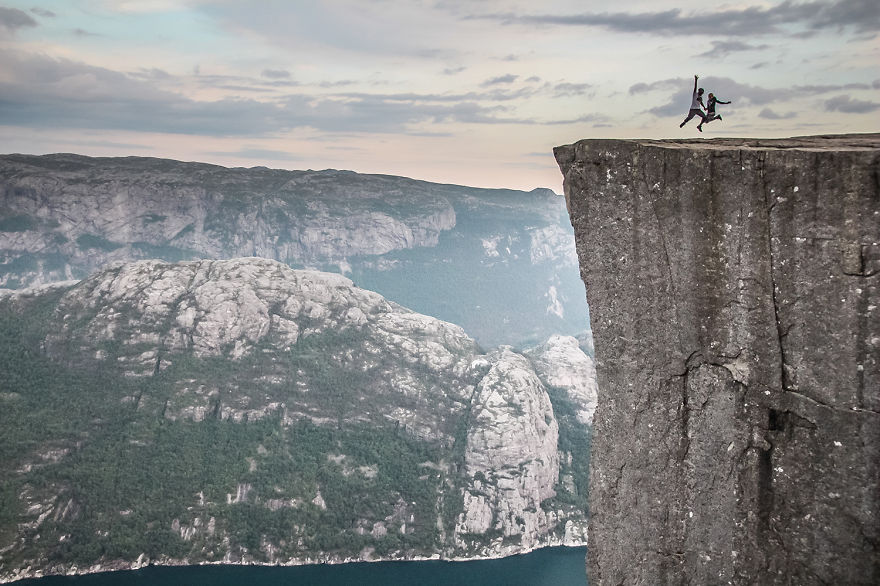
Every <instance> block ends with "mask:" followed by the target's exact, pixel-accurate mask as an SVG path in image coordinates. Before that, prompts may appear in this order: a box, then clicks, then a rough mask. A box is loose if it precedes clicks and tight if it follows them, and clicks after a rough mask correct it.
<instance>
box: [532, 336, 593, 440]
mask: <svg viewBox="0 0 880 586" xmlns="http://www.w3.org/2000/svg"><path fill="white" fill-rule="evenodd" d="M526 355H527V356H528V357H529V358H530V359H531V360H532V363H533V364H534V366H535V370H536V371H537V372H538V375H540V377H541V379H542V380H543V381H544V382H546V383H547V384H548V385H550V386H553V387H557V388H560V389H563V390H564V391H565V393H566V394H567V395H568V398H569V400H571V401H572V402H573V403H574V404H575V405H576V406H577V418H578V421H580V422H581V423H583V424H584V425H591V424H592V423H593V413H594V412H595V411H596V401H597V386H596V365H595V363H594V362H593V359H592V358H590V356H588V355H587V354H585V353H584V351H583V350H581V349H580V347H579V346H578V341H577V339H576V338H573V337H572V336H551V337H550V339H549V340H547V342H545V343H544V344H542V345H541V346H538V347H537V348H533V349H531V350H527V351H526Z"/></svg>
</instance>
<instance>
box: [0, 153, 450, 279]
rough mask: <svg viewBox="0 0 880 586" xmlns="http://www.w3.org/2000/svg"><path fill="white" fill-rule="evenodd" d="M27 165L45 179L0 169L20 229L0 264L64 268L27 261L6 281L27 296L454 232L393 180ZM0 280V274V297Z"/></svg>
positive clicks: (156, 165)
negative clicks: (98, 275) (157, 266)
mask: <svg viewBox="0 0 880 586" xmlns="http://www.w3.org/2000/svg"><path fill="white" fill-rule="evenodd" d="M67 159H70V160H67ZM32 161H34V162H37V161H38V164H41V165H46V167H47V168H43V167H41V166H32V164H30V163H27V162H24V161H13V160H7V159H0V207H2V208H4V209H10V210H15V214H16V215H17V216H26V217H28V218H30V220H29V223H28V224H27V225H24V226H22V229H20V230H17V231H0V262H2V261H3V260H4V258H5V257H8V258H10V259H11V258H16V257H17V256H18V255H21V254H27V253H29V252H36V251H39V252H42V253H57V254H59V255H61V257H63V259H64V260H61V261H56V262H55V264H52V263H49V262H47V261H45V260H40V259H37V260H35V261H34V263H35V266H34V268H33V270H32V271H31V272H29V273H27V274H20V275H17V278H18V279H23V282H26V283H27V284H31V285H35V284H40V283H43V282H49V281H53V280H54V281H57V280H63V279H70V278H72V276H73V275H72V271H73V269H74V268H76V269H77V270H81V269H82V268H86V269H87V270H89V271H90V270H94V269H96V268H98V267H102V266H105V265H106V264H107V263H110V262H114V261H125V260H131V259H133V258H150V257H154V256H163V257H164V254H163V250H167V248H168V247H173V248H174V249H178V250H181V251H189V252H190V255H189V256H190V257H192V256H196V257H205V258H230V257H240V256H250V255H253V256H261V257H265V258H272V259H276V260H281V261H283V262H287V263H299V264H301V265H306V266H310V265H317V264H321V263H325V264H326V263H333V262H339V263H345V261H346V259H347V258H348V257H350V256H353V255H377V254H384V253H387V252H390V251H394V250H402V249H407V248H414V247H418V246H435V245H436V244H437V241H438V239H439V236H440V233H441V232H443V231H444V230H450V229H452V228H453V227H455V222H456V216H455V211H454V209H453V207H452V205H451V204H450V202H449V201H447V200H445V199H443V198H441V197H432V196H430V195H426V193H425V192H426V187H425V186H423V184H421V183H418V182H415V181H412V180H409V179H404V178H390V177H377V176H357V175H355V174H353V173H347V172H340V171H318V172H312V171H308V172H307V171H277V170H269V169H224V168H222V167H217V166H214V165H203V164H193V163H189V164H187V163H180V162H177V161H164V160H159V159H118V160H114V161H112V162H106V161H105V162H104V163H103V164H101V163H99V162H98V160H95V159H88V158H86V157H77V156H75V155H53V156H51V157H47V158H46V160H42V159H36V158H34V159H32ZM49 169H51V170H49ZM407 188H409V190H408V191H407V190H406V189H407ZM408 200H411V205H409V206H408V207H406V209H407V210H408V211H406V212H403V211H401V210H402V209H403V208H404V207H405V205H404V204H406V202H407V201H408ZM377 202H378V203H377ZM412 204H414V205H412ZM382 206H384V207H385V208H386V209H387V210H389V211H381V210H380V209H376V208H381V207H382ZM339 210H344V213H339ZM7 278H8V275H3V274H0V287H2V286H4V284H6V281H7Z"/></svg>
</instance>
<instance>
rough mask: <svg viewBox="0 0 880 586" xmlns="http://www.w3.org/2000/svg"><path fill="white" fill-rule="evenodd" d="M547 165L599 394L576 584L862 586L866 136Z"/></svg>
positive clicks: (876, 491)
mask: <svg viewBox="0 0 880 586" xmlns="http://www.w3.org/2000/svg"><path fill="white" fill-rule="evenodd" d="M555 155H556V159H557V161H558V163H559V166H560V169H561V170H562V173H563V175H564V185H565V196H566V201H567V204H568V210H569V214H570V216H571V221H572V224H573V226H574V229H575V233H576V241H577V251H578V256H579V260H580V265H581V276H582V278H583V280H584V283H585V284H586V288H587V297H588V301H589V303H590V310H591V315H592V327H593V333H594V337H595V348H596V358H597V370H598V382H599V405H598V409H597V411H596V414H595V419H594V426H595V427H594V430H595V433H594V439H593V444H592V446H593V447H592V456H591V466H592V471H591V479H590V493H591V494H590V513H591V515H592V517H591V520H590V536H589V541H590V546H589V553H588V564H587V565H588V573H589V577H590V584H592V585H594V586H596V585H600V584H728V583H730V584H844V583H845V584H876V583H877V582H878V581H880V561H878V560H880V554H878V548H880V514H878V508H880V507H878V505H880V502H878V501H880V473H878V469H880V134H865V135H847V136H818V137H803V138H792V139H781V140H748V139H715V140H685V141H654V140H583V141H580V142H578V143H576V144H573V145H568V146H561V147H557V148H556V149H555Z"/></svg>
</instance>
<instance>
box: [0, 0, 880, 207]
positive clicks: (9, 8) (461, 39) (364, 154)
mask: <svg viewBox="0 0 880 586" xmlns="http://www.w3.org/2000/svg"><path fill="white" fill-rule="evenodd" d="M878 32H880V2H878V1H877V0H841V1H832V0H828V1H796V0H791V1H786V2H781V1H775V0H754V1H746V2H727V3H725V2H718V3H715V4H713V3H708V2H705V1H700V2H694V1H688V2H669V1H666V0H650V1H621V2H616V3H613V4H611V3H608V2H590V1H583V0H579V1H569V0H559V1H546V2H542V3H536V2H524V1H519V0H488V1H483V2H474V1H461V0H432V1H420V0H321V1H317V0H301V1H281V0H264V1H251V2H239V1H233V0H142V1H136V0H63V1H62V0H34V1H20V0H0V145H2V147H0V152H27V153H49V152H77V153H82V154H88V155H102V156H109V155H148V156H159V157H170V158H177V159H183V160H198V161H208V162H214V163H219V164H223V165H242V166H254V165H266V166H269V167H280V168H289V169H305V168H312V169H323V168H338V169H353V170H355V171H360V172H367V173H390V174H395V175H405V176H410V177H415V178H419V179H428V180H432V181H440V182H447V183H460V184H467V185H478V186H487V187H513V188H521V189H532V188H534V187H550V188H552V189H554V190H556V191H557V192H559V191H561V179H560V175H559V171H558V169H557V167H556V165H555V162H554V161H553V158H552V155H551V149H552V147H553V146H555V145H558V144H565V143H570V142H573V141H575V140H578V139H580V138H588V137H590V138H677V137H693V136H703V137H718V136H743V137H771V136H795V135H805V134H826V133H845V132H877V131H880V124H878V122H880V36H878ZM694 73H699V74H700V75H701V83H700V85H701V86H703V87H705V88H706V90H707V91H714V92H715V93H716V94H717V95H718V96H719V97H720V98H722V99H724V100H732V101H733V103H732V104H730V105H729V106H720V107H719V111H720V112H721V113H722V114H723V115H724V120H723V121H721V122H713V123H712V124H710V125H707V126H706V127H705V128H704V130H705V132H704V133H703V134H702V135H700V134H699V133H698V132H697V131H696V128H695V126H696V125H695V124H694V123H693V122H691V123H690V124H689V125H688V126H686V127H685V128H684V129H679V127H678V123H679V122H680V121H681V120H682V118H683V117H684V115H685V114H686V113H687V109H688V106H689V102H690V92H691V88H692V84H693V74H694Z"/></svg>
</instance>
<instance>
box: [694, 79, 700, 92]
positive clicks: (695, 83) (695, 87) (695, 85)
mask: <svg viewBox="0 0 880 586" xmlns="http://www.w3.org/2000/svg"><path fill="white" fill-rule="evenodd" d="M698 79H700V76H699V75H695V76H694V93H697V80H698Z"/></svg>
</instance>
